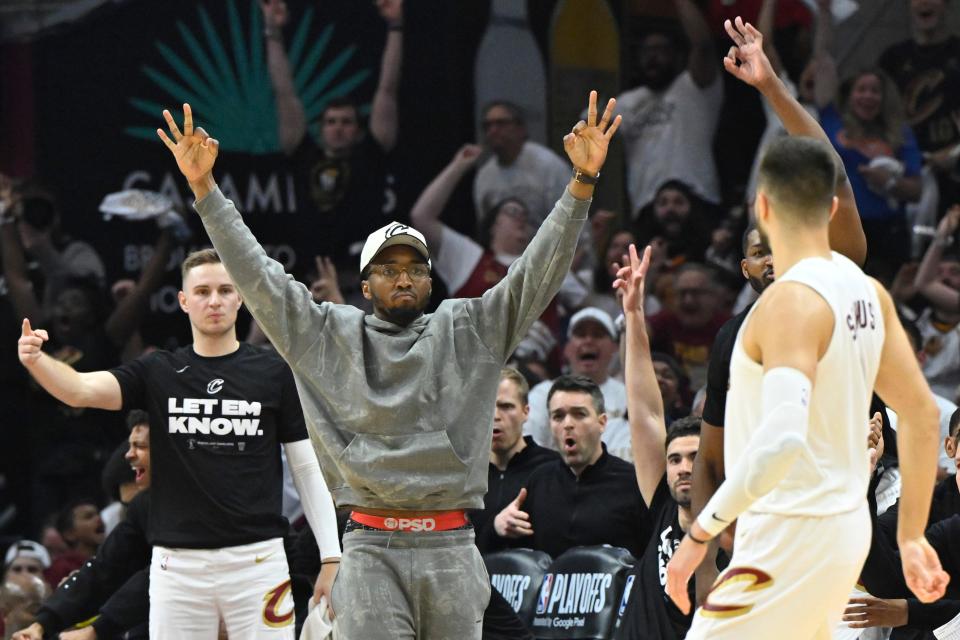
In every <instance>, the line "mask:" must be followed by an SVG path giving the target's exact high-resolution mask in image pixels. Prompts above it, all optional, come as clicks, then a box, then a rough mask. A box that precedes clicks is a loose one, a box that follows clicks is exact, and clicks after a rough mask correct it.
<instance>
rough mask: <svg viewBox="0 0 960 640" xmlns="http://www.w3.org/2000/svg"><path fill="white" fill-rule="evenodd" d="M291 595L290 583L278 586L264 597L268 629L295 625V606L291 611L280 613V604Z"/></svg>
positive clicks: (264, 618) (264, 613) (264, 615)
mask: <svg viewBox="0 0 960 640" xmlns="http://www.w3.org/2000/svg"><path fill="white" fill-rule="evenodd" d="M289 593H290V581H289V580H287V581H286V582H284V583H282V584H279V585H277V586H276V587H274V588H273V589H271V590H270V591H268V592H267V594H266V595H265V596H263V601H264V605H263V622H264V624H266V625H267V626H268V627H285V626H287V625H289V624H293V604H292V603H291V605H290V611H287V612H286V613H280V611H279V609H280V604H281V603H282V602H283V601H284V599H285V598H286V597H287V595H289Z"/></svg>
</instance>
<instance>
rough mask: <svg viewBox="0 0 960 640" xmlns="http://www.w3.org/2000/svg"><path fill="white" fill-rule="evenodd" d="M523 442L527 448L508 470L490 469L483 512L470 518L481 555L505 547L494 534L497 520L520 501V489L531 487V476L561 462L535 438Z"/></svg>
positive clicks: (513, 459) (525, 439) (524, 439)
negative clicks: (504, 511)
mask: <svg viewBox="0 0 960 640" xmlns="http://www.w3.org/2000/svg"><path fill="white" fill-rule="evenodd" d="M523 441H524V442H526V443H527V446H526V447H524V448H523V450H521V451H519V452H517V453H516V454H515V455H514V456H513V457H512V458H510V460H509V461H508V462H507V468H506V469H504V470H503V471H500V469H498V468H497V466H496V465H495V464H493V463H492V462H491V463H490V465H489V467H488V469H487V493H486V495H484V496H483V510H482V511H481V510H477V511H473V512H472V513H471V514H470V520H471V521H472V522H473V527H474V529H475V530H476V535H477V547H478V548H479V549H480V553H487V552H488V551H495V550H496V549H497V548H500V547H502V546H503V545H502V544H501V543H500V542H499V541H498V538H497V532H496V531H494V528H493V520H494V518H496V517H497V514H498V513H500V512H501V511H503V509H504V508H505V507H506V506H507V505H508V504H510V503H511V502H512V501H513V500H514V499H515V498H516V497H517V494H519V493H520V489H522V488H523V487H525V486H527V480H529V478H530V475H531V474H532V473H533V472H534V471H536V470H537V469H538V468H539V467H540V466H542V465H544V464H546V463H549V462H556V461H558V460H561V458H560V454H559V453H557V452H556V451H554V450H552V449H547V448H546V447H541V446H540V445H538V444H537V443H536V442H534V441H533V436H524V437H523Z"/></svg>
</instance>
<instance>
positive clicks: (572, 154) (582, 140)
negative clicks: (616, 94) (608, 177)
mask: <svg viewBox="0 0 960 640" xmlns="http://www.w3.org/2000/svg"><path fill="white" fill-rule="evenodd" d="M616 105H617V101H616V100H614V99H613V98H610V100H609V101H608V102H607V108H606V109H604V111H603V116H602V117H601V118H600V122H597V92H596V91H591V92H590V102H589V104H588V106H587V120H586V122H584V121H583V120H581V121H580V122H578V123H577V124H575V125H573V129H572V130H571V131H570V133H568V134H567V135H565V136H563V150H564V151H566V152H567V157H568V158H570V162H572V163H573V166H574V167H576V168H578V169H580V170H581V171H583V172H584V173H586V174H588V175H591V176H594V175H596V174H598V173H600V167H602V166H603V163H604V161H605V160H606V159H607V147H608V146H609V144H610V139H611V138H612V137H613V134H614V133H615V132H616V130H617V128H618V127H619V126H620V122H621V121H622V119H623V118H622V117H621V116H617V117H616V118H614V119H613V122H611V121H610V119H611V118H612V117H613V109H614V107H616Z"/></svg>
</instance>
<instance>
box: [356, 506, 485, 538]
mask: <svg viewBox="0 0 960 640" xmlns="http://www.w3.org/2000/svg"><path fill="white" fill-rule="evenodd" d="M350 519H351V520H353V521H354V522H359V523H360V524H362V525H365V526H368V527H373V528H374V529H382V530H383V531H408V532H411V533H419V532H424V531H450V530H451V529H459V528H460V527H463V526H465V525H467V524H469V523H470V521H469V520H467V513H466V512H465V511H448V512H447V513H441V514H437V515H433V516H421V515H417V514H415V513H412V514H410V515H409V516H405V517H403V518H396V517H393V516H373V515H370V514H369V513H360V512H358V511H351V512H350Z"/></svg>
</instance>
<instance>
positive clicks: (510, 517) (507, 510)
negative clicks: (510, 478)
mask: <svg viewBox="0 0 960 640" xmlns="http://www.w3.org/2000/svg"><path fill="white" fill-rule="evenodd" d="M526 499H527V490H526V489H520V493H518V494H517V497H516V498H514V500H513V502H511V503H510V504H508V505H507V506H506V507H504V509H503V511H501V512H500V513H498V514H497V517H496V518H494V519H493V528H494V529H495V530H496V532H497V535H498V536H500V537H501V538H519V537H521V536H532V535H533V525H532V524H530V514H528V513H527V512H526V511H521V510H520V507H522V506H523V501H524V500H526Z"/></svg>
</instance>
